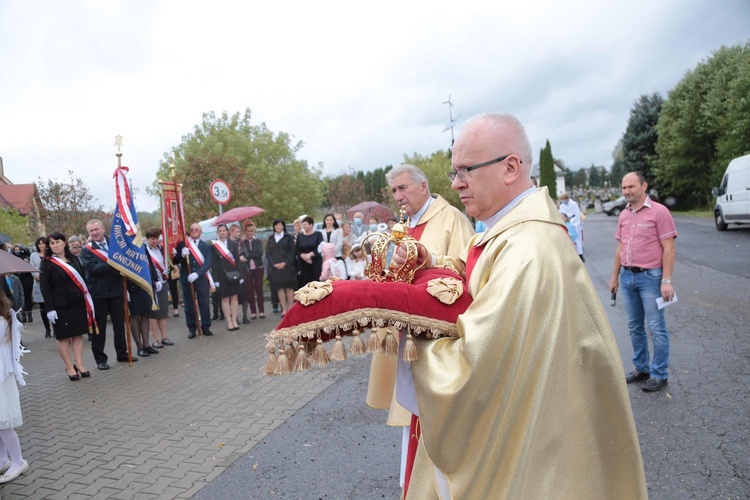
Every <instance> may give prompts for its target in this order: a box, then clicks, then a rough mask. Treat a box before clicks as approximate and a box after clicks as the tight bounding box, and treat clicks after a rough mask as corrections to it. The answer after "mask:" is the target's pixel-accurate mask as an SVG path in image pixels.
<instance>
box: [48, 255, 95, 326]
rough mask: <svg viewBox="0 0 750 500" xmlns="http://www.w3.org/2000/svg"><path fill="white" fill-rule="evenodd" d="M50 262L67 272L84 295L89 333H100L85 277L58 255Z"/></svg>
mask: <svg viewBox="0 0 750 500" xmlns="http://www.w3.org/2000/svg"><path fill="white" fill-rule="evenodd" d="M50 262H52V263H53V264H55V265H57V266H59V267H60V268H61V269H62V270H63V271H65V274H67V275H68V277H69V278H70V279H72V280H73V283H75V284H76V286H77V287H78V289H79V290H80V291H81V293H83V298H84V300H85V301H86V319H87V320H88V324H89V333H99V328H98V326H97V324H96V317H95V315H94V301H93V299H92V298H91V294H90V293H89V289H88V287H87V286H86V282H85V281H84V280H83V277H81V275H80V273H79V272H78V271H77V270H76V268H75V267H73V266H71V265H70V264H68V263H67V262H65V261H64V260H62V259H61V258H60V257H58V256H57V255H52V257H50Z"/></svg>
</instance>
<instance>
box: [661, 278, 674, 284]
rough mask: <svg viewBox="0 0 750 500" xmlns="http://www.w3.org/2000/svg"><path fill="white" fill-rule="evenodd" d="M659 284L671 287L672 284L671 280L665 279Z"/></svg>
mask: <svg viewBox="0 0 750 500" xmlns="http://www.w3.org/2000/svg"><path fill="white" fill-rule="evenodd" d="M661 282H662V284H663V285H671V284H672V280H670V279H667V278H662V279H661Z"/></svg>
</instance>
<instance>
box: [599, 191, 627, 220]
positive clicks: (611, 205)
mask: <svg viewBox="0 0 750 500" xmlns="http://www.w3.org/2000/svg"><path fill="white" fill-rule="evenodd" d="M627 204H628V201H627V200H626V199H625V197H624V196H620V197H619V198H617V199H616V200H615V201H608V202H606V203H604V204H603V205H602V211H603V212H604V213H605V214H607V215H614V216H615V217H617V216H618V215H620V212H622V211H623V210H624V209H625V206H626V205H627Z"/></svg>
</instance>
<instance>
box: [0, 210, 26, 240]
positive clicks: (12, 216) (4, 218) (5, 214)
mask: <svg viewBox="0 0 750 500" xmlns="http://www.w3.org/2000/svg"><path fill="white" fill-rule="evenodd" d="M0 228H2V232H3V233H5V234H7V235H8V236H10V238H11V241H13V242H25V241H27V240H29V239H30V238H29V236H31V235H30V234H29V233H30V231H29V221H28V219H27V218H26V217H24V216H23V215H21V214H19V213H18V210H16V209H15V208H0ZM31 239H33V238H31Z"/></svg>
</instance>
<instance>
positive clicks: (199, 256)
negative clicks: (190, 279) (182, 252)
mask: <svg viewBox="0 0 750 500" xmlns="http://www.w3.org/2000/svg"><path fill="white" fill-rule="evenodd" d="M185 244H186V245H187V246H188V249H189V250H190V253H191V254H192V255H193V258H194V259H195V261H196V262H197V263H198V267H200V266H202V265H203V263H204V262H206V261H205V259H204V258H203V253H202V252H201V251H200V249H199V248H198V245H196V244H195V243H194V242H193V239H192V238H188V239H187V240H186V241H185ZM206 278H208V284H209V285H210V288H211V290H215V289H216V284H215V283H214V279H213V277H212V276H211V271H206Z"/></svg>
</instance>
